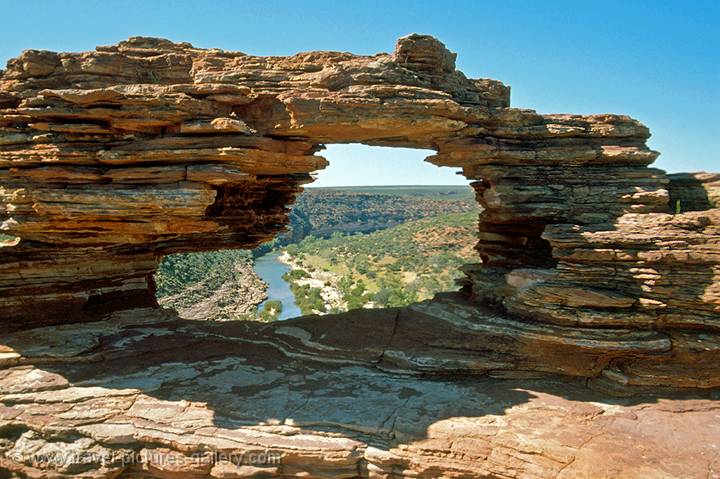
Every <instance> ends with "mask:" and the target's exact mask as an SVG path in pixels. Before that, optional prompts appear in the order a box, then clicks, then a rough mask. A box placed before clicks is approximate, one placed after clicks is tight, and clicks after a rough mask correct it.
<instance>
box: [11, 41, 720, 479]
mask: <svg viewBox="0 0 720 479" xmlns="http://www.w3.org/2000/svg"><path fill="white" fill-rule="evenodd" d="M648 137H649V130H648V129H647V128H646V127H645V126H644V125H642V124H640V123H639V122H637V121H636V120H633V119H632V118H629V117H627V116H621V115H608V114H603V115H583V116H581V115H541V114H538V113H536V112H534V111H531V110H521V109H515V108H510V107H509V88H508V87H506V86H505V85H503V84H502V83H500V82H497V81H494V80H488V79H477V80H473V79H468V78H466V77H465V76H464V75H463V74H462V73H461V72H459V71H457V70H456V69H455V54H453V53H451V52H449V51H448V50H447V49H446V48H445V46H444V45H443V44H442V43H440V42H439V41H437V40H436V39H434V38H432V37H428V36H422V35H410V36H408V37H404V38H402V39H400V40H399V41H398V44H397V46H396V49H395V52H394V53H393V54H378V55H374V56H356V55H352V54H349V53H338V52H307V53H300V54H297V55H294V56H291V57H256V56H252V55H247V54H244V53H240V52H224V51H221V50H204V49H198V48H195V47H193V46H192V45H190V44H187V43H173V42H170V41H167V40H159V39H152V38H142V37H136V38H131V39H129V40H128V41H125V42H121V43H119V44H118V45H114V46H108V47H99V48H98V49H97V50H96V51H94V52H85V53H62V54H57V53H52V52H39V51H27V52H24V53H23V54H22V55H21V56H20V57H19V58H17V59H14V60H11V61H10V62H9V63H8V68H7V70H5V71H2V72H0V231H2V232H3V234H7V235H10V237H11V238H12V237H17V238H20V240H19V241H17V240H14V239H11V240H3V241H2V243H0V246H2V247H1V248H0V298H1V299H0V316H1V319H0V328H1V330H2V332H3V336H2V338H1V339H2V344H1V345H0V367H1V368H3V369H2V370H1V371H0V401H1V402H2V406H1V407H0V419H1V420H2V421H3V422H2V423H0V432H2V434H1V435H0V468H4V469H6V470H9V471H12V472H13V473H17V474H19V475H28V476H37V477H63V476H65V477H69V476H70V475H77V474H79V473H82V474H83V475H84V476H86V477H116V476H117V475H118V474H123V477H136V478H140V477H143V478H145V477H262V476H263V475H269V476H270V477H273V476H282V477H378V478H380V477H388V478H389V477H502V478H507V477H556V478H561V477H593V476H596V477H678V476H680V477H708V476H709V477H713V476H715V475H717V474H718V467H719V466H718V459H717V457H718V456H717V450H718V448H719V447H720V445H719V444H718V437H720V431H718V430H717V424H718V421H717V397H716V396H717V392H716V391H717V388H718V387H720V368H719V367H718V364H719V363H720V362H719V360H720V341H719V340H718V330H719V329H720V230H719V229H718V228H719V225H720V217H718V210H717V209H716V208H714V207H715V206H716V205H717V201H718V194H717V192H718V188H717V185H718V178H717V175H714V174H708V173H703V174H692V175H690V174H682V175H666V174H665V173H664V172H663V171H661V170H657V169H653V168H648V165H649V164H651V163H652V162H653V161H654V160H655V158H656V157H657V155H658V153H657V152H654V151H651V150H649V149H648V148H647V146H646V144H645V141H646V140H647V138H648ZM348 142H361V143H365V144H370V145H384V146H398V147H414V148H427V149H433V150H435V152H436V154H434V155H432V156H430V157H429V158H428V161H430V162H432V163H434V164H437V165H441V166H451V167H457V168H461V169H462V172H463V174H464V175H465V176H466V177H467V178H469V179H472V180H474V182H473V186H474V188H475V191H476V193H477V199H478V201H479V202H480V203H481V205H482V206H483V208H484V210H483V212H482V214H481V216H480V224H479V242H478V245H477V250H478V252H479V255H480V259H481V263H479V264H476V265H468V266H466V267H465V268H464V271H465V272H466V275H467V278H466V279H465V280H464V282H463V284H464V288H463V296H458V295H445V296H442V297H438V298H437V299H436V300H435V301H432V302H429V303H423V304H419V305H414V306H412V307H410V308H405V309H402V310H393V309H391V310H375V311H356V312H351V313H348V314H345V315H338V316H333V317H326V318H322V319H319V318H300V319H298V320H294V321H291V322H287V323H282V324H273V325H258V324H254V323H243V324H223V325H216V324H200V323H188V322H183V321H182V320H179V319H177V318H176V317H175V315H174V314H173V313H171V312H163V311H162V310H160V309H158V305H157V302H156V299H155V295H154V281H153V273H154V271H155V270H156V268H157V264H158V261H159V259H160V257H161V256H163V255H166V254H170V253H175V252H187V251H202V250H214V249H220V248H223V247H236V248H237V247H244V248H252V247H254V246H256V245H258V244H260V243H262V242H265V241H268V240H269V239H271V238H272V237H273V236H274V235H275V234H276V233H278V232H279V231H281V230H282V229H283V227H284V226H285V225H286V224H287V222H288V218H287V216H288V206H289V205H290V204H291V203H292V202H293V200H294V198H295V195H296V194H297V193H298V192H299V191H300V190H301V185H303V184H305V183H309V182H311V181H312V179H313V177H312V172H314V171H316V170H318V169H321V168H323V167H325V166H326V161H325V160H324V159H323V158H322V157H320V156H317V155H316V152H318V151H319V150H321V149H322V147H323V145H324V144H328V143H348ZM670 213H675V214H670ZM98 320H105V321H100V322H97V321H98ZM80 321H86V322H87V323H85V324H63V323H74V322H80ZM46 325H60V326H56V327H55V328H53V329H47V328H42V326H46ZM38 327H40V328H39V329H31V328H38ZM28 329H31V330H30V331H25V332H21V333H17V334H13V335H11V334H10V332H12V331H20V330H28ZM559 376H562V377H563V378H562V379H561V378H558V377H559ZM518 378H523V380H522V382H518V381H519V379H518ZM572 378H574V379H572ZM575 381H578V383H575ZM585 385H589V386H592V387H593V388H594V389H595V391H600V390H603V391H606V392H610V393H612V394H614V395H619V396H627V397H630V399H627V400H624V399H610V398H609V397H607V396H606V395H604V394H605V393H600V392H593V391H589V390H588V389H587V388H586V387H585ZM683 390H684V391H685V392H683V393H682V394H683V395H684V396H683V397H682V398H680V399H669V398H671V397H673V395H675V394H680V392H679V391H683ZM641 393H643V394H649V396H648V398H643V397H640V396H639V395H640V394H641ZM689 393H693V394H696V395H697V396H698V399H688V397H687V394H689ZM633 396H635V397H633ZM62 450H67V451H78V452H83V451H90V452H93V453H96V454H95V456H94V457H95V459H93V460H91V461H89V462H85V463H80V462H78V461H75V460H71V461H69V462H66V463H64V464H59V463H56V462H53V463H42V462H38V460H37V458H38V457H39V456H38V455H37V454H36V453H37V452H38V451H41V452H43V453H44V452H47V453H48V454H50V455H51V456H52V457H55V456H56V452H58V451H62ZM108 451H110V452H113V453H115V452H121V453H122V454H126V453H130V454H131V455H132V457H136V454H138V453H140V452H141V451H144V454H145V459H144V460H137V461H127V460H125V456H122V457H123V459H122V460H119V462H118V459H117V457H115V458H113V459H112V460H111V461H109V462H108V461H104V462H103V461H99V460H97V456H98V455H101V456H102V455H106V454H107V453H108ZM218 452H232V453H235V454H241V456H242V457H243V458H248V457H251V456H252V454H255V453H265V454H266V456H265V458H266V459H267V458H269V457H270V456H269V454H270V453H272V454H273V455H272V457H273V458H275V459H277V461H278V462H277V463H272V464H268V463H263V464H256V463H243V462H242V461H233V460H228V459H227V458H221V457H219V456H217V455H214V454H215V453H218ZM11 453H12V454H11ZM198 454H199V455H200V456H202V457H201V461H200V462H199V463H198V462H195V463H193V464H192V465H188V464H187V463H188V461H189V460H192V459H193V458H195V457H197V455H198ZM208 455H210V458H208ZM152 457H155V458H156V459H157V460H150V458H152ZM170 458H172V461H170V460H169V459H170ZM188 458H189V459H188ZM164 459H167V461H166V460H164ZM275 459H273V460H275ZM93 461H94V462H93ZM46 462H47V461H46ZM169 462H172V464H170V463H169ZM266 462H267V461H266ZM182 464H185V466H183V465H182Z"/></svg>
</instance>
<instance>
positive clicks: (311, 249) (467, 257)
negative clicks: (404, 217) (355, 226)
mask: <svg viewBox="0 0 720 479" xmlns="http://www.w3.org/2000/svg"><path fill="white" fill-rule="evenodd" d="M476 225H477V215H476V214H475V213H454V214H447V215H442V216H437V217H433V218H428V219H423V220H417V221H411V222H408V223H405V224H402V225H400V226H396V227H393V228H388V229H385V230H382V231H376V232H373V233H369V234H362V233H358V234H353V235H342V234H339V233H336V234H333V236H332V237H331V238H328V239H322V238H315V237H313V236H308V237H307V238H305V239H304V240H303V241H301V242H300V243H298V244H295V245H290V246H288V247H287V248H286V251H287V252H288V254H289V255H290V256H291V258H292V260H293V261H294V263H295V265H296V266H297V269H295V270H293V271H292V272H291V273H288V274H286V275H285V279H286V280H287V281H289V282H290V283H291V285H292V290H293V293H295V297H296V302H297V304H298V306H300V308H301V309H302V310H303V313H304V314H306V312H309V311H310V310H315V311H324V310H327V308H328V306H327V305H322V306H324V309H323V307H321V302H322V301H323V298H322V296H321V291H322V290H321V289H320V288H318V287H314V286H312V285H311V283H310V281H311V280H308V278H314V281H315V283H316V284H317V283H318V282H322V279H319V278H323V277H328V276H329V277H331V278H333V279H332V280H325V281H324V284H323V286H325V287H327V288H329V289H332V290H335V291H337V292H338V293H339V296H340V298H342V303H344V304H343V305H342V307H339V308H338V307H335V309H356V308H362V307H373V306H374V307H387V306H404V305H407V304H410V303H412V302H416V301H422V300H424V299H428V298H431V297H432V296H434V295H435V294H436V293H438V292H441V291H450V290H453V289H454V288H455V280H456V279H457V278H458V277H460V276H461V273H460V272H459V267H460V266H461V265H462V264H465V263H468V262H471V261H473V260H475V252H474V248H473V247H474V245H475V240H476V231H477V226H476Z"/></svg>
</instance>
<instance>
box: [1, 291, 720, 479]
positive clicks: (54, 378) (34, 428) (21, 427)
mask: <svg viewBox="0 0 720 479" xmlns="http://www.w3.org/2000/svg"><path fill="white" fill-rule="evenodd" d="M441 307H443V306H442V304H441V303H426V304H423V305H420V306H418V307H415V308H414V309H413V308H411V309H404V310H382V311H375V312H373V311H360V312H350V313H345V314H342V315H337V316H334V317H332V316H330V317H329V316H326V317H322V318H317V317H316V318H300V319H297V320H290V321H286V322H280V323H274V324H262V323H253V322H235V323H208V322H200V321H197V322H196V321H187V320H181V319H178V318H177V316H176V315H175V314H174V313H171V312H169V311H164V312H159V311H157V310H131V311H126V312H124V313H122V314H120V313H116V314H115V315H114V316H113V317H112V318H110V319H108V320H106V321H102V322H96V323H86V324H79V325H65V326H61V327H57V328H53V329H50V328H44V329H42V328H41V329H35V330H31V331H26V332H21V333H16V334H14V335H12V336H9V337H6V338H5V340H4V344H3V346H2V351H3V352H2V354H1V355H0V360H1V361H2V364H3V365H4V367H3V369H2V370H0V418H1V422H0V437H2V439H0V469H2V470H5V471H7V473H10V471H12V473H16V474H18V475H19V476H18V477H93V478H96V477H97V478H100V477H118V476H119V477H157V478H176V477H177V478H180V477H182V478H187V477H193V478H194V477H216V478H246V477H306V478H307V477H348V478H350V477H376V478H381V477H384V478H391V477H393V478H399V477H423V478H425V477H457V478H460V477H464V478H467V477H492V478H536V477H553V478H571V477H576V478H580V477H583V478H585V477H618V478H620V477H623V478H627V477H643V478H671V477H672V478H678V477H687V478H707V477H717V475H718V474H720V402H719V401H717V399H718V398H717V397H715V396H716V395H717V394H716V393H712V392H705V393H703V394H697V395H694V396H691V395H688V394H687V393H686V394H684V395H683V396H675V395H672V394H658V393H655V394H636V395H635V396H634V397H632V398H619V397H617V396H610V395H608V394H605V393H602V392H600V391H598V390H597V389H589V388H587V387H586V386H585V383H584V381H575V380H572V379H567V378H566V379H558V378H551V377H540V376H538V375H537V374H535V375H534V376H535V377H532V376H533V375H531V374H526V377H525V378H522V379H520V378H517V377H516V378H514V379H502V378H500V377H499V376H502V373H501V372H498V371H496V372H494V373H492V372H490V373H487V372H483V370H482V368H480V366H477V367H478V369H477V370H476V371H475V372H476V374H474V375H473V374H467V369H468V368H469V367H471V365H470V364H461V363H460V361H459V360H458V361H455V363H454V365H453V363H452V361H451V359H452V358H451V356H452V355H451V354H450V352H449V351H448V352H446V354H445V355H444V356H443V355H442V354H439V353H438V351H437V344H435V345H431V344H428V345H426V344H422V343H420V342H418V343H414V344H410V342H408V339H407V338H412V336H413V335H412V334H411V333H412V332H413V326H412V322H411V320H413V319H417V320H418V321H417V323H416V324H417V326H416V327H417V329H418V330H417V331H416V334H418V335H422V334H425V332H423V331H422V327H423V325H424V324H425V323H424V322H423V318H422V314H427V313H428V311H431V310H433V308H434V309H435V310H437V309H438V308H441ZM422 310H424V313H422V312H421V311H422ZM398 318H404V319H402V320H399V319H398ZM456 327H457V326H456ZM398 328H401V330H402V334H403V336H404V338H405V340H404V341H398V340H397V338H395V337H394V336H393V331H395V333H396V334H397V333H398ZM451 329H452V328H451V327H450V326H448V335H449V337H452V336H453V334H454V333H453V332H452V331H451ZM319 332H320V333H319ZM436 332H437V331H434V332H433V334H434V333H436ZM467 332H468V334H470V335H472V334H473V333H472V332H471V331H470V330H468V331H467ZM383 337H384V339H382V340H381V338H383ZM433 347H435V348H436V350H435V351H434V352H433V351H432V349H433ZM457 347H458V348H462V345H458V346H457ZM455 353H457V356H458V358H459V357H460V356H465V357H467V358H472V356H473V352H472V351H465V352H463V351H460V350H456V351H455ZM401 357H404V359H405V360H404V361H400V359H399V358H401ZM433 357H434V358H435V359H432V358H433ZM498 367H499V366H498ZM433 368H435V369H439V368H445V374H431V373H428V372H423V371H422V369H426V370H429V369H433ZM460 371H465V373H464V374H459V372H460ZM518 375H519V374H518V373H517V372H515V376H518ZM491 376H495V377H491ZM713 394H715V396H713ZM713 399H714V400H713Z"/></svg>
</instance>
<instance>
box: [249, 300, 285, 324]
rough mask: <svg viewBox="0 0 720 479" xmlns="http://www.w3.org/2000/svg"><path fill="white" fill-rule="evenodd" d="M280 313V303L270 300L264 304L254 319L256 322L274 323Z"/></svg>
mask: <svg viewBox="0 0 720 479" xmlns="http://www.w3.org/2000/svg"><path fill="white" fill-rule="evenodd" d="M280 313H282V302H280V301H278V300H276V299H271V300H270V301H266V302H265V304H264V305H263V308H262V311H258V312H257V313H256V318H255V319H256V320H257V321H262V322H264V323H269V322H270V321H276V320H277V318H278V317H279V316H280Z"/></svg>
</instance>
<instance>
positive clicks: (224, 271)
mask: <svg viewBox="0 0 720 479" xmlns="http://www.w3.org/2000/svg"><path fill="white" fill-rule="evenodd" d="M251 258H252V253H251V252H250V251H248V250H224V251H210V252H206V253H186V254H171V255H168V256H165V257H164V258H163V259H162V261H161V262H160V266H159V267H158V271H157V273H156V274H155V282H156V284H157V296H158V298H162V297H165V296H172V295H175V294H179V293H181V292H183V291H185V290H186V289H187V288H190V287H194V286H196V285H199V284H201V285H202V288H203V289H205V290H207V291H213V290H216V289H218V288H219V287H220V286H221V285H222V284H223V283H226V282H227V281H238V282H240V281H241V279H242V275H243V273H242V272H241V271H238V269H237V268H236V267H235V265H236V264H237V263H238V262H243V263H246V262H248V261H250V260H251Z"/></svg>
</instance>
